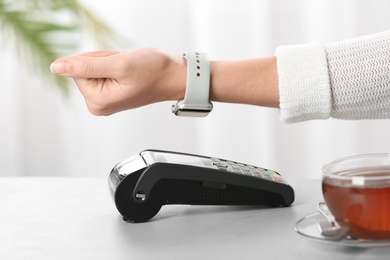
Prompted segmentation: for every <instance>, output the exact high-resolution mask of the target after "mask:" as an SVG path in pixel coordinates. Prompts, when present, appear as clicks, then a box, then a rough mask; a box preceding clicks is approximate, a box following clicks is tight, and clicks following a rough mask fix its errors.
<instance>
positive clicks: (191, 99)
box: [172, 52, 213, 117]
mask: <svg viewBox="0 0 390 260" xmlns="http://www.w3.org/2000/svg"><path fill="white" fill-rule="evenodd" d="M183 57H184V58H185V59H186V60H187V85H186V92H185V97H184V99H183V100H181V101H178V102H177V104H176V105H174V106H173V107H172V112H173V113H175V115H178V116H193V117H204V116H206V115H207V114H208V113H210V111H211V110H212V108H213V105H212V103H211V102H210V101H209V95H210V61H209V58H208V55H207V54H206V53H200V52H187V53H184V55H183Z"/></svg>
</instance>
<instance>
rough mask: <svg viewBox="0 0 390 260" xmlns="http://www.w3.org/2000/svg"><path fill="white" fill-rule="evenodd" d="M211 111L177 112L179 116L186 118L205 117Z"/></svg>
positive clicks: (187, 110)
mask: <svg viewBox="0 0 390 260" xmlns="http://www.w3.org/2000/svg"><path fill="white" fill-rule="evenodd" d="M210 112H211V110H190V109H178V110H177V111H176V112H175V115H177V116H186V117H205V116H207V115H208V114H209V113H210Z"/></svg>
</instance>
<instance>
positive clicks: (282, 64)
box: [276, 31, 390, 123]
mask: <svg viewBox="0 0 390 260" xmlns="http://www.w3.org/2000/svg"><path fill="white" fill-rule="evenodd" d="M276 57H277V65H278V74H279V94H280V116H281V119H282V121H284V122H286V123H294V122H300V121H305V120H310V119H326V118H329V117H334V118H339V119H380V118H390V31H385V32H382V33H377V34H373V35H368V36H364V37H359V38H356V39H352V40H348V41H342V42H336V43H330V44H327V45H323V44H321V43H312V44H307V45H297V46H281V47H279V48H277V50H276Z"/></svg>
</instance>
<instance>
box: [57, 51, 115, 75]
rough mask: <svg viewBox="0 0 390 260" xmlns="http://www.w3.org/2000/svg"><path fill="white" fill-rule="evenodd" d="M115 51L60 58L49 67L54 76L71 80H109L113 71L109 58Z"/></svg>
mask: <svg viewBox="0 0 390 260" xmlns="http://www.w3.org/2000/svg"><path fill="white" fill-rule="evenodd" d="M118 53H120V52H117V51H96V52H87V53H82V54H79V55H74V56H68V57H62V58H59V59H57V60H55V61H54V62H53V63H52V64H51V65H50V70H51V71H52V72H53V73H54V74H58V75H61V76H67V77H73V78H109V77H112V75H113V73H114V72H115V69H114V67H113V65H114V64H115V62H113V61H112V60H111V59H110V58H112V55H115V54H118Z"/></svg>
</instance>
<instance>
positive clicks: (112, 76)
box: [50, 48, 186, 115]
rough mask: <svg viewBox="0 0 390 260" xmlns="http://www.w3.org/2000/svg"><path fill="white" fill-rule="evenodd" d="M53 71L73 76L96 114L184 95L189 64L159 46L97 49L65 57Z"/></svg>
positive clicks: (88, 105) (55, 65) (56, 62)
mask: <svg viewBox="0 0 390 260" xmlns="http://www.w3.org/2000/svg"><path fill="white" fill-rule="evenodd" d="M50 69H51V71H52V72H53V73H55V74H58V75H60V76H66V77H72V78H73V79H74V81H75V83H76V85H77V86H78V88H79V90H80V92H81V93H82V94H83V96H84V99H85V101H86V104H87V107H88V109H89V111H90V112H91V113H92V114H94V115H110V114H113V113H116V112H119V111H123V110H128V109H133V108H137V107H140V106H144V105H148V104H151V103H155V102H160V101H166V100H178V99H182V98H183V97H184V92H185V81H186V64H185V61H184V59H183V58H181V57H180V56H173V55H170V54H168V53H166V52H163V51H161V50H159V49H150V48H144V49H136V50H133V51H129V52H118V51H108V50H104V51H95V52H89V53H82V54H78V55H74V56H68V57H62V58H59V59H57V60H56V61H54V62H53V63H52V64H51V67H50Z"/></svg>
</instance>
